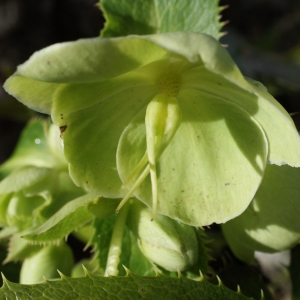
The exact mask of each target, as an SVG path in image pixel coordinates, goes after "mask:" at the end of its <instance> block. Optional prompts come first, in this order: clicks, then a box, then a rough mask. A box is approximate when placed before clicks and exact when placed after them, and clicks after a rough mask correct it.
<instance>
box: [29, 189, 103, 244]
mask: <svg viewBox="0 0 300 300" xmlns="http://www.w3.org/2000/svg"><path fill="white" fill-rule="evenodd" d="M96 199H98V198H97V197H95V195H91V194H87V195H84V196H82V197H79V198H77V199H75V200H72V201H70V202H69V203H67V204H66V205H64V206H63V207H62V208H61V209H60V210H59V211H58V212H57V213H55V214H54V215H53V216H52V217H51V218H50V219H49V220H47V221H46V222H45V223H43V224H42V225H41V226H40V227H38V228H37V229H35V230H34V231H32V232H31V233H30V234H27V235H25V236H24V238H25V239H27V240H29V241H33V242H37V243H51V242H54V241H57V240H60V239H62V238H63V237H65V236H67V235H69V234H70V233H71V232H72V231H73V230H75V229H76V228H78V227H81V226H83V225H84V224H85V223H87V222H88V221H90V220H92V219H93V218H94V215H93V214H92V213H91V212H90V211H89V210H88V208H87V206H88V204H89V203H92V202H93V201H95V200H96Z"/></svg>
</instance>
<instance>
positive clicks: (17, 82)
mask: <svg viewBox="0 0 300 300" xmlns="http://www.w3.org/2000/svg"><path fill="white" fill-rule="evenodd" d="M58 86H59V84H58V83H48V82H42V81H37V80H34V79H31V78H27V77H24V76H19V75H13V76H11V77H9V78H8V79H7V80H6V82H5V84H4V86H3V87H4V89H5V90H6V92H8V93H9V94H10V95H12V96H14V97H15V98H16V99H17V100H19V101H20V102H22V103H24V104H25V105H27V106H28V107H29V108H31V109H33V110H36V111H38V112H41V113H45V114H50V113H51V106H52V97H53V94H54V93H55V91H56V89H57V88H58Z"/></svg>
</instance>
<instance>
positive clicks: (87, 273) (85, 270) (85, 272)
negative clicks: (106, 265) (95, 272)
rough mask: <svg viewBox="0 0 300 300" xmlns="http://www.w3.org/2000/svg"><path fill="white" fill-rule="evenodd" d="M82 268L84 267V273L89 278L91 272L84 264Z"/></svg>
mask: <svg viewBox="0 0 300 300" xmlns="http://www.w3.org/2000/svg"><path fill="white" fill-rule="evenodd" d="M81 267H82V269H83V272H84V275H85V277H88V276H89V271H88V269H87V268H86V267H85V266H84V264H82V265H81Z"/></svg>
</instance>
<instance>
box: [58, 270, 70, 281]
mask: <svg viewBox="0 0 300 300" xmlns="http://www.w3.org/2000/svg"><path fill="white" fill-rule="evenodd" d="M56 271H57V273H58V274H59V276H60V279H61V280H65V279H66V278H67V276H66V275H64V274H63V273H62V272H60V271H59V270H56Z"/></svg>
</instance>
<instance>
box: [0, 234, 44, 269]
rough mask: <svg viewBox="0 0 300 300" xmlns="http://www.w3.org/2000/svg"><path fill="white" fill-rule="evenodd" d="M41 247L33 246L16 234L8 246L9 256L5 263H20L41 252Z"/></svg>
mask: <svg viewBox="0 0 300 300" xmlns="http://www.w3.org/2000/svg"><path fill="white" fill-rule="evenodd" d="M40 248H41V247H40V246H36V245H31V244H29V242H28V241H26V240H24V239H22V238H21V235H20V234H14V235H13V236H12V237H11V239H10V241H9V245H8V254H7V257H6V258H5V260H4V262H3V263H8V262H12V261H20V260H24V259H25V258H27V257H29V256H31V255H32V254H34V253H35V252H37V251H39V250H40Z"/></svg>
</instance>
